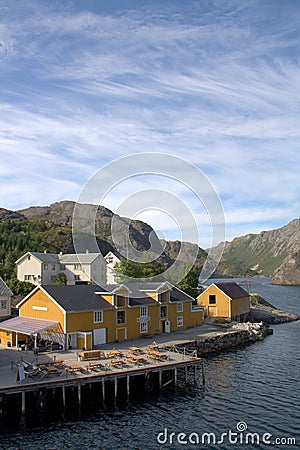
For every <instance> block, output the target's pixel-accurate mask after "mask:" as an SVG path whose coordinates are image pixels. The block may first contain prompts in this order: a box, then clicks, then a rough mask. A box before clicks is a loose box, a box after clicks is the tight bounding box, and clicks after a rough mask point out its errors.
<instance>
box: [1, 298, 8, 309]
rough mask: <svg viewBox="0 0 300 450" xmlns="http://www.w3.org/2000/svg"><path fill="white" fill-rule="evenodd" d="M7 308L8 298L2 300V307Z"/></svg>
mask: <svg viewBox="0 0 300 450" xmlns="http://www.w3.org/2000/svg"><path fill="white" fill-rule="evenodd" d="M6 308H7V300H1V309H6Z"/></svg>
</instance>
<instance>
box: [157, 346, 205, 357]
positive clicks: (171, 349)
mask: <svg viewBox="0 0 300 450" xmlns="http://www.w3.org/2000/svg"><path fill="white" fill-rule="evenodd" d="M163 348H164V350H166V351H168V352H174V353H178V354H179V355H182V359H183V360H184V359H185V358H186V357H188V358H197V350H189V349H187V348H186V347H178V346H177V345H171V346H169V345H165V346H164V347H163Z"/></svg>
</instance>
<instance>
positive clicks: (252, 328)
mask: <svg viewBox="0 0 300 450" xmlns="http://www.w3.org/2000/svg"><path fill="white" fill-rule="evenodd" d="M219 327H220V328H227V329H228V332H227V333H226V332H225V333H222V334H217V335H216V336H212V337H203V339H197V340H195V341H191V342H189V343H188V344H187V343H184V344H181V345H178V347H179V348H180V347H182V348H186V349H188V350H196V352H197V356H198V357H201V356H205V355H208V354H210V353H216V352H220V351H224V350H230V349H232V348H234V347H239V346H241V345H246V344H250V343H253V342H256V341H260V340H263V339H264V338H265V336H266V334H267V326H266V325H265V324H264V323H262V322H261V323H250V322H247V323H235V324H222V325H219Z"/></svg>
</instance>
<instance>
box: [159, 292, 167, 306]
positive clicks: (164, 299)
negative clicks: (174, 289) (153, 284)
mask: <svg viewBox="0 0 300 450" xmlns="http://www.w3.org/2000/svg"><path fill="white" fill-rule="evenodd" d="M168 300H169V292H168V291H165V292H162V293H161V294H158V301H159V302H161V303H164V302H167V301H168Z"/></svg>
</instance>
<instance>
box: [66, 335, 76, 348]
mask: <svg viewBox="0 0 300 450" xmlns="http://www.w3.org/2000/svg"><path fill="white" fill-rule="evenodd" d="M68 347H71V348H76V347H77V334H76V333H75V334H68Z"/></svg>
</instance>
